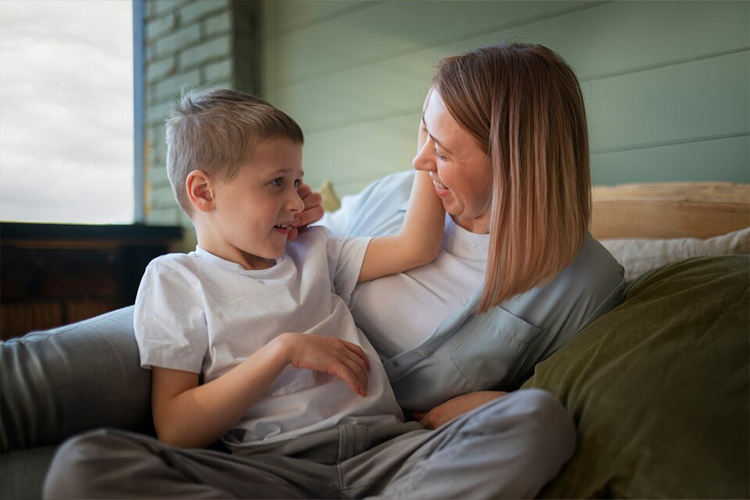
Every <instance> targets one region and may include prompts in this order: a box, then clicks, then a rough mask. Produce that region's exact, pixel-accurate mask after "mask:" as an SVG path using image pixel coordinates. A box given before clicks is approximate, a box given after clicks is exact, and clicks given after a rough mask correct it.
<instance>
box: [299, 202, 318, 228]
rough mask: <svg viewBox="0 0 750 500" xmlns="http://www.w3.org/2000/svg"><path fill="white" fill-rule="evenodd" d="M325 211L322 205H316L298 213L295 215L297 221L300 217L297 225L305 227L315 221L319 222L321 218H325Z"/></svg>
mask: <svg viewBox="0 0 750 500" xmlns="http://www.w3.org/2000/svg"><path fill="white" fill-rule="evenodd" d="M310 196H312V195H310ZM323 213H324V211H323V207H322V206H321V205H314V206H312V207H310V208H307V209H305V210H304V211H302V212H300V213H298V214H297V215H296V216H295V222H296V219H299V224H297V226H298V227H304V226H307V225H309V224H312V223H313V222H318V221H319V220H320V219H321V218H323Z"/></svg>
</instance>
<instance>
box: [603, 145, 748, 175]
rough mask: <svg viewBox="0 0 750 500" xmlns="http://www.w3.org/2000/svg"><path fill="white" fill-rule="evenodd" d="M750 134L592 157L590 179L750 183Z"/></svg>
mask: <svg viewBox="0 0 750 500" xmlns="http://www.w3.org/2000/svg"><path fill="white" fill-rule="evenodd" d="M748 165H750V135H745V136H741V137H729V138H724V139H714V140H709V141H700V142H690V143H687V144H671V145H667V146H658V147H648V148H642V149H630V150H625V151H616V152H612V153H600V154H595V155H592V156H591V182H592V183H593V184H594V185H604V184H607V185H611V184H623V183H627V182H632V181H633V179H648V180H649V181H650V182H667V181H673V180H675V179H676V178H679V179H680V180H683V181H727V182H737V181H739V182H750V167H748Z"/></svg>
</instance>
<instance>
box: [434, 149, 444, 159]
mask: <svg viewBox="0 0 750 500" xmlns="http://www.w3.org/2000/svg"><path fill="white" fill-rule="evenodd" d="M434 151H435V158H437V159H438V160H440V161H445V156H443V155H441V154H440V153H438V150H437V148H435V150H434Z"/></svg>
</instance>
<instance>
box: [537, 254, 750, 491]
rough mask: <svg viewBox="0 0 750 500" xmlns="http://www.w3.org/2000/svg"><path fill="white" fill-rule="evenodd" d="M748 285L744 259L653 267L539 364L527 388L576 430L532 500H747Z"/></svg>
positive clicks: (748, 259) (748, 260) (749, 263)
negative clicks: (545, 397) (555, 405)
mask: <svg viewBox="0 0 750 500" xmlns="http://www.w3.org/2000/svg"><path fill="white" fill-rule="evenodd" d="M749 277H750V256H726V257H698V258H694V259H688V260H685V261H681V262H676V263H674V264H670V265H667V266H664V267H661V268H658V269H655V270H653V271H651V272H649V273H647V274H645V275H643V276H641V277H640V278H638V279H637V280H635V281H633V282H631V283H629V285H628V291H627V299H626V300H625V302H623V303H622V304H621V305H620V306H619V307H617V308H616V309H614V310H612V311H610V312H609V313H607V314H606V315H604V316H602V317H601V318H599V319H598V320H597V321H595V322H594V323H592V324H591V325H589V326H588V327H587V328H586V329H584V330H583V331H581V332H580V333H579V334H578V335H577V336H576V337H575V338H574V339H573V340H571V341H570V342H569V343H568V344H567V345H566V346H564V347H563V348H561V349H560V350H559V351H557V352H556V353H555V354H553V355H552V356H550V357H549V358H548V359H547V360H545V361H544V362H542V363H540V364H539V365H538V366H537V369H536V371H535V374H534V376H533V377H532V378H531V379H529V380H528V381H527V383H526V384H524V387H538V388H542V389H546V390H548V391H550V392H551V393H552V394H553V395H555V396H556V397H557V398H558V400H559V401H560V402H561V403H562V404H563V405H564V406H565V407H566V408H567V410H568V411H569V412H570V413H571V415H572V416H573V418H574V420H575V422H576V425H577V427H578V449H577V451H576V453H575V455H574V456H573V458H572V459H571V460H570V462H568V463H567V464H566V465H565V466H564V468H563V470H562V471H561V473H560V475H559V476H558V477H557V478H555V479H554V480H553V481H552V482H550V483H549V484H548V485H547V486H546V487H545V488H544V489H543V490H542V492H541V494H540V496H541V497H543V498H591V497H600V498H601V497H612V498H748V497H750V463H749V462H750V458H749V457H750V410H749V406H750V383H749V381H750V371H749V365H748V358H750V342H749V340H748V339H749V338H750V318H749V314H748V311H749V309H750V294H749V292H748V286H749V284H750V279H749Z"/></svg>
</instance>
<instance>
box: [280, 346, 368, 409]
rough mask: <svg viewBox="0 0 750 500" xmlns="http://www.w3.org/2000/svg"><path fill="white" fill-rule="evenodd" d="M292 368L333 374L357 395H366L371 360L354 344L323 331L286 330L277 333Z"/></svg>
mask: <svg viewBox="0 0 750 500" xmlns="http://www.w3.org/2000/svg"><path fill="white" fill-rule="evenodd" d="M277 338H278V339H279V341H280V342H281V343H282V345H283V346H284V348H285V349H286V352H287V356H288V359H289V363H290V364H291V365H292V366H294V367H295V368H303V369H306V370H314V371H316V372H323V373H328V374H329V375H334V376H336V377H338V378H340V379H341V380H343V381H344V382H346V384H347V385H348V386H349V387H351V388H352V389H353V390H354V392H356V393H357V394H359V395H360V396H363V397H364V396H367V372H369V371H370V360H369V359H367V355H366V354H365V352H364V351H363V350H362V348H361V347H359V346H358V345H356V344H352V343H351V342H347V341H345V340H341V339H337V338H335V337H326V336H324V335H314V334H304V333H285V334H283V335H280V336H279V337H277Z"/></svg>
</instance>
